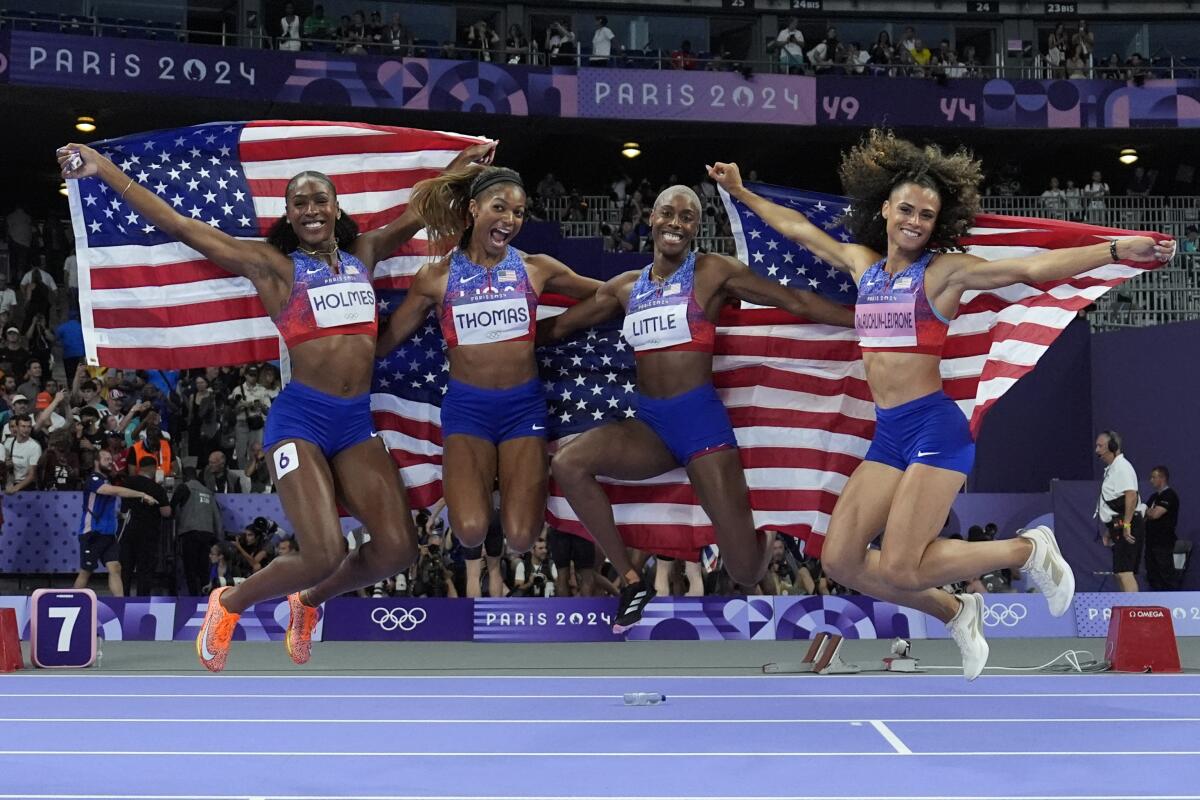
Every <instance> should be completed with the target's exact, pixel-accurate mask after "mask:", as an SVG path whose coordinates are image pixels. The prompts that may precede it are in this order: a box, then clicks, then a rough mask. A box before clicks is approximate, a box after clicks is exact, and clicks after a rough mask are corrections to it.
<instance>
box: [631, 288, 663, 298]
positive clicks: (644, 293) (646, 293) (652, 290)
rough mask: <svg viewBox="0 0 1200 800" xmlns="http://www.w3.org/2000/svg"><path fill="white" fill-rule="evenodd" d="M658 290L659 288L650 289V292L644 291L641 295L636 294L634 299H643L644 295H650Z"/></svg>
mask: <svg viewBox="0 0 1200 800" xmlns="http://www.w3.org/2000/svg"><path fill="white" fill-rule="evenodd" d="M657 291H658V289H651V290H650V291H648V292H642V293H641V294H639V295H637V296H635V297H634V298H633V299H634V300H641V299H642V298H643V297H649V296H650V295H652V294H654V293H655V292H657Z"/></svg>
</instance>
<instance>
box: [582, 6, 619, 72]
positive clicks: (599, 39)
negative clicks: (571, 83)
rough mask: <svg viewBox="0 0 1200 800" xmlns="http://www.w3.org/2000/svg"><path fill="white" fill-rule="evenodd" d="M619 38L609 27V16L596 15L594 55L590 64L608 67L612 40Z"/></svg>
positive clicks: (593, 36) (593, 42) (593, 37)
mask: <svg viewBox="0 0 1200 800" xmlns="http://www.w3.org/2000/svg"><path fill="white" fill-rule="evenodd" d="M615 38H617V37H616V35H615V34H614V33H613V32H612V29H611V28H609V27H608V17H596V32H595V33H593V34H592V55H591V57H590V58H588V66H591V67H607V66H608V64H609V57H610V56H612V41H613V39H615Z"/></svg>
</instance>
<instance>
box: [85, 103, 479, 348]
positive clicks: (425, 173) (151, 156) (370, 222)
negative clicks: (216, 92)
mask: <svg viewBox="0 0 1200 800" xmlns="http://www.w3.org/2000/svg"><path fill="white" fill-rule="evenodd" d="M480 141H484V140H482V139H477V138H473V137H468V136H460V135H457V134H451V133H436V132H431V131H422V130H413V129H407V128H392V127H385V126H379V125H366V124H361V123H354V122H311V121H304V122H289V121H256V122H219V123H211V124H206V125H196V126H193V127H188V128H179V129H175V130H163V131H154V132H151V133H143V134H135V135H132V136H126V137H122V138H120V139H109V140H106V141H102V142H97V143H96V144H95V145H93V146H94V147H95V148H96V149H97V150H99V151H100V152H101V153H103V154H104V155H106V156H108V157H109V158H111V159H112V160H113V162H114V163H116V164H117V165H118V166H119V167H121V169H122V170H124V171H125V173H126V174H127V175H129V176H130V177H131V178H133V179H134V180H135V181H137V182H138V183H140V184H141V185H143V186H145V187H146V188H148V189H150V190H151V191H153V192H155V193H156V194H158V195H159V197H161V198H162V199H163V200H165V201H166V202H168V203H169V204H170V205H171V206H172V207H173V208H174V209H175V210H176V211H178V212H179V213H180V214H183V215H185V216H188V217H190V218H192V219H197V220H202V221H204V222H206V223H208V224H209V225H212V226H213V227H215V228H218V229H220V230H222V231H224V232H226V233H228V234H230V235H232V236H238V237H244V238H262V237H264V236H265V235H266V233H267V231H268V230H269V229H270V227H271V225H272V224H274V222H275V221H276V220H277V219H279V218H280V217H281V216H282V215H283V212H284V198H283V195H284V190H285V189H286V187H287V183H288V180H289V179H290V178H291V177H292V176H293V175H295V174H296V173H298V172H301V171H303V170H306V169H311V170H316V171H319V172H324V173H325V174H327V175H329V177H330V178H332V179H333V182H334V184H335V186H336V187H337V190H338V200H339V201H340V203H341V206H342V208H344V209H345V211H346V213H348V214H351V215H352V216H353V217H354V219H355V221H356V222H357V223H358V226H359V229H360V230H361V231H364V232H365V231H369V230H372V229H374V228H378V227H381V226H383V225H385V224H387V223H388V222H389V221H391V220H393V219H395V218H396V217H398V216H399V215H400V214H402V213H403V211H404V208H405V206H406V205H407V203H408V195H409V191H410V189H411V187H412V185H413V184H414V183H416V182H417V181H419V180H421V179H423V178H426V177H430V176H432V175H436V174H437V173H438V172H439V171H440V170H441V169H442V168H443V167H445V166H446V165H447V164H448V163H449V162H450V161H451V160H452V159H453V158H454V156H455V155H457V154H458V153H459V152H460V151H461V150H463V149H464V148H466V147H468V146H470V145H472V144H475V143H477V142H480ZM68 191H69V198H70V205H71V221H72V226H73V228H74V231H75V242H76V254H77V257H78V262H79V281H80V289H81V291H80V311H81V316H82V323H83V328H84V343H85V346H86V350H87V358H88V363H90V364H102V365H104V366H107V367H122V368H123V367H129V368H137V369H182V368H188V367H206V366H219V365H225V364H244V363H248V362H252V361H263V360H269V359H275V358H278V357H279V353H280V344H279V337H278V333H277V331H276V329H275V326H274V324H273V323H272V322H271V320H270V319H269V318H268V317H267V315H266V312H265V311H264V310H263V307H262V304H261V303H260V302H259V300H258V297H257V295H256V293H255V290H254V287H253V286H252V285H251V284H250V281H248V280H246V279H245V278H239V277H234V276H232V275H230V274H229V273H228V272H226V271H224V270H223V269H221V268H220V267H217V266H216V265H214V264H212V263H211V262H209V261H208V260H206V259H205V258H204V257H203V256H202V255H200V254H199V253H197V252H196V251H195V250H193V249H191V248H190V247H187V246H186V245H184V244H181V243H180V242H177V241H174V240H172V239H170V238H169V237H167V236H166V235H165V234H163V233H162V232H161V231H159V230H156V229H155V227H154V226H153V225H151V224H149V222H148V221H147V220H145V219H142V218H141V216H140V215H139V214H138V213H137V212H136V211H135V210H134V209H133V208H131V207H130V206H129V204H128V203H126V202H125V201H124V200H122V198H121V197H120V194H119V192H117V191H114V190H112V189H110V188H109V187H108V186H107V185H105V184H104V183H103V182H102V181H100V180H99V179H97V178H86V179H83V180H79V181H68ZM425 252H426V241H425V239H424V236H423V234H422V235H418V236H417V237H416V238H414V239H413V240H412V241H410V242H409V243H408V244H407V245H405V246H404V247H402V248H401V249H400V250H398V251H397V252H396V253H394V254H392V256H391V257H390V258H388V259H385V260H383V261H381V262H380V263H379V264H378V265H377V266H376V268H375V278H376V281H377V283H378V284H379V285H380V286H381V288H396V287H402V286H406V285H407V283H408V281H409V280H410V279H411V277H410V276H411V275H412V273H413V272H414V271H415V270H416V268H417V266H419V264H420V263H422V262H423V261H424V260H425Z"/></svg>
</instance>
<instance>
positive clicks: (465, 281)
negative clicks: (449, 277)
mask: <svg viewBox="0 0 1200 800" xmlns="http://www.w3.org/2000/svg"><path fill="white" fill-rule="evenodd" d="M478 279H479V276H478V275H472V276H471V277H469V278H459V279H458V282H459V283H470V282H471V281H474V280H478Z"/></svg>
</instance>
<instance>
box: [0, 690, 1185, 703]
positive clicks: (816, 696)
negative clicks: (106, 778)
mask: <svg viewBox="0 0 1200 800" xmlns="http://www.w3.org/2000/svg"><path fill="white" fill-rule="evenodd" d="M0 697H69V698H71V699H77V698H81V697H91V698H108V697H114V698H130V697H154V698H172V699H174V698H204V699H210V700H211V699H217V698H220V699H235V700H244V699H246V694H245V693H242V692H212V693H209V692H126V693H118V692H97V693H93V694H89V693H86V692H0ZM254 697H255V699H264V698H275V699H286V700H294V701H300V700H310V699H312V700H328V699H336V700H359V699H362V700H421V699H428V700H439V701H440V700H611V699H613V698H615V697H620V694H618V693H616V692H612V693H609V694H549V693H540V694H438V693H429V692H425V693H420V694H415V693H386V694H375V693H372V694H352V693H351V694H329V693H316V694H315V693H309V692H278V693H258V692H255V693H254ZM671 697H674V698H688V699H692V700H754V699H762V700H866V701H873V700H914V701H918V702H920V701H924V700H928V699H929V698H931V697H936V698H944V697H949V698H953V699H955V700H975V699H990V698H997V697H1002V698H1006V699H1011V698H1021V697H1029V698H1043V697H1070V698H1075V697H1100V698H1104V699H1109V698H1114V697H1200V692H1032V693H1027V692H928V693H923V694H864V693H862V692H853V693H815V692H814V693H805V694H802V693H795V694H756V693H741V694H679V693H672V694H671Z"/></svg>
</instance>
